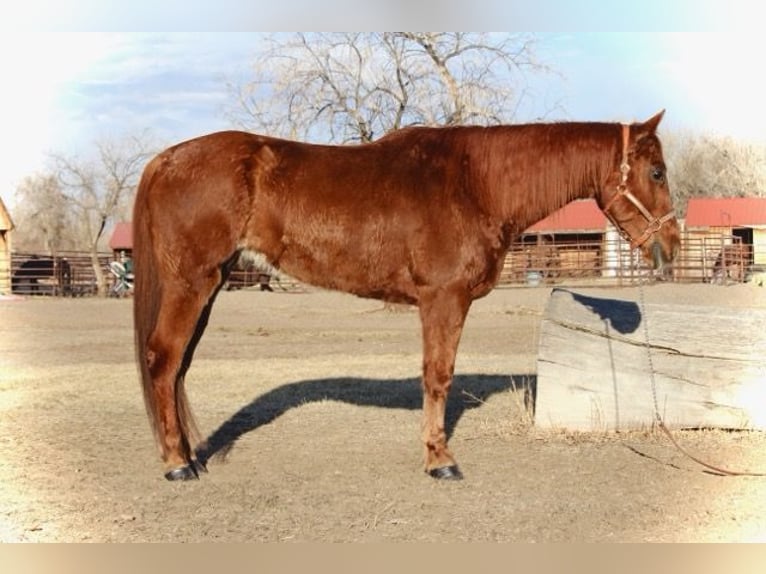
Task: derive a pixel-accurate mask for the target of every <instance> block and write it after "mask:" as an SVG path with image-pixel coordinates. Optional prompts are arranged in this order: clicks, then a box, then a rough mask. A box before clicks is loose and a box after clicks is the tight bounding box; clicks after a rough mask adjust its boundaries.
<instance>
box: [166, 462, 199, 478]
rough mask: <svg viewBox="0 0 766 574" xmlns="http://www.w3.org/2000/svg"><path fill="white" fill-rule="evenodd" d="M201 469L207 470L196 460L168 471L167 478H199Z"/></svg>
mask: <svg viewBox="0 0 766 574" xmlns="http://www.w3.org/2000/svg"><path fill="white" fill-rule="evenodd" d="M200 471H203V472H207V469H206V468H205V467H204V466H203V465H202V464H200V463H199V462H197V461H196V460H195V461H193V462H192V463H191V464H187V465H186V466H181V467H179V468H174V469H173V470H170V471H168V472H166V473H165V478H166V479H168V480H199V473H200Z"/></svg>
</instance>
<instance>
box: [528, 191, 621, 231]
mask: <svg viewBox="0 0 766 574" xmlns="http://www.w3.org/2000/svg"><path fill="white" fill-rule="evenodd" d="M605 230H606V217H605V216H604V214H603V213H602V212H601V210H600V209H599V208H598V205H596V200H594V199H583V200H579V201H573V202H572V203H569V204H567V205H565V206H564V207H562V208H561V209H559V210H558V211H556V212H554V213H552V214H550V215H549V216H548V217H546V218H545V219H543V220H542V221H538V222H537V223H535V224H534V225H533V226H531V227H529V228H527V229H526V230H524V233H602V232H604V231H605Z"/></svg>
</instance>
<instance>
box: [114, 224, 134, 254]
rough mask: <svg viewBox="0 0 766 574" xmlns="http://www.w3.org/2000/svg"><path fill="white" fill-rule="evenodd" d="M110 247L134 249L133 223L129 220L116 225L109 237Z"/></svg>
mask: <svg viewBox="0 0 766 574" xmlns="http://www.w3.org/2000/svg"><path fill="white" fill-rule="evenodd" d="M109 249H111V250H112V251H115V250H118V249H133V225H132V224H131V223H130V222H129V221H128V222H121V223H118V224H117V225H115V227H114V231H112V237H111V238H110V239H109Z"/></svg>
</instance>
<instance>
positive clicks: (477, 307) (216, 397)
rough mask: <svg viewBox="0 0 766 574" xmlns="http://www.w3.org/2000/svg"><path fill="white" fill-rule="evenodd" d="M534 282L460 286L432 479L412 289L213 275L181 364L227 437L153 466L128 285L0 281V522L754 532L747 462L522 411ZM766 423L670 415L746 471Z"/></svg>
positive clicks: (207, 426)
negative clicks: (398, 295) (403, 292)
mask: <svg viewBox="0 0 766 574" xmlns="http://www.w3.org/2000/svg"><path fill="white" fill-rule="evenodd" d="M580 291H582V292H583V293H586V294H590V295H594V296H602V297H609V298H617V299H631V300H636V298H637V297H638V290H637V289H635V288H619V289H618V288H610V289H593V288H590V289H581V290H580ZM549 295H550V289H547V288H515V289H501V290H496V291H495V292H493V293H492V294H491V295H490V296H488V297H487V298H485V299H483V300H481V301H477V302H476V303H475V304H474V307H473V308H472V310H471V314H470V315H469V319H468V322H467V325H466V329H465V332H464V336H463V340H462V343H461V348H460V353H459V358H458V363H457V367H456V379H455V387H454V389H453V393H452V396H451V402H450V407H449V415H448V418H449V427H450V429H449V430H450V432H451V433H452V437H451V442H450V445H451V447H452V450H453V452H454V453H455V455H456V456H457V459H458V461H459V463H460V466H461V469H462V470H463V472H464V474H465V476H466V478H465V480H463V481H459V482H446V483H440V482H438V481H435V480H433V479H431V478H429V477H428V476H426V475H425V474H424V473H423V470H422V466H421V445H420V442H419V424H420V406H421V397H420V390H419V380H418V377H419V370H420V364H421V357H420V333H419V325H418V318H417V314H416V312H414V311H412V310H404V311H402V312H390V311H384V310H383V309H382V304H381V303H379V302H377V301H368V300H362V299H358V298H354V297H352V296H348V295H343V294H338V293H328V292H322V291H309V292H301V293H280V292H277V293H261V292H258V291H247V290H246V291H236V292H222V293H221V295H220V296H219V300H218V302H217V303H216V306H215V308H214V310H213V314H212V318H211V321H210V325H209V327H208V329H207V332H206V334H205V336H204V337H203V339H202V341H201V343H200V346H199V348H198V351H197V355H196V358H195V361H194V363H193V365H192V368H191V369H190V371H189V374H188V376H187V384H188V387H189V392H190V395H191V401H192V404H193V406H194V407H195V410H196V413H197V416H198V421H199V423H200V427H201V431H202V433H203V436H206V437H208V439H209V444H210V449H211V450H213V451H217V452H218V454H219V455H220V454H222V453H224V452H226V451H228V456H226V458H225V460H222V459H221V457H215V458H213V459H212V460H211V461H210V463H209V465H208V467H209V471H210V472H209V473H208V474H205V475H203V476H202V480H200V481H194V482H187V483H169V482H167V481H165V479H164V478H163V476H162V472H163V469H162V465H161V463H160V462H159V458H158V454H157V450H156V448H155V446H154V444H153V441H152V436H151V433H150V430H149V426H148V423H147V421H146V416H145V412H144V407H143V403H142V398H141V392H140V389H139V383H138V378H137V373H136V368H135V365H134V360H133V348H132V329H131V323H132V320H131V301H130V300H114V299H110V300H100V299H94V298H86V299H74V300H72V299H50V298H36V299H34V298H28V299H23V300H14V299H6V300H0V541H3V542H13V541H28V542H43V541H46V542H47V541H51V542H52V541H61V542H81V541H89V542H141V541H157V542H161V541H165V542H196V541H226V542H234V541H321V542H330V541H333V542H335V541H337V542H366V541H445V542H452V541H520V542H531V541H558V542H565V541H588V542H591V541H592V542H609V541H663V542H674V541H766V478H758V477H720V476H713V475H711V474H708V473H706V472H704V471H703V470H702V469H700V467H698V466H697V465H695V464H694V463H693V462H691V461H689V460H688V459H685V458H684V457H683V456H682V455H681V454H680V453H679V452H678V451H677V450H675V449H674V448H673V447H672V446H671V445H670V443H669V441H668V440H667V438H665V437H664V436H663V435H662V434H661V433H659V432H653V431H643V432H632V433H620V434H617V435H615V434H607V435H604V434H582V433H571V432H562V431H557V432H554V431H542V430H540V429H536V428H535V427H534V425H533V424H530V420H529V416H528V414H527V413H526V411H525V409H524V408H523V397H522V393H521V392H519V391H515V390H514V387H515V386H518V385H523V384H525V383H526V382H529V381H534V377H535V371H536V345H537V337H538V333H539V330H540V322H541V318H542V315H543V311H544V308H545V304H546V301H547V299H548V297H549ZM646 299H647V301H649V302H653V301H658V302H659V301H661V302H666V303H667V302H676V303H694V304H697V305H708V304H709V305H712V306H716V305H737V306H743V307H748V306H753V307H766V289H762V288H758V287H753V286H748V285H740V286H730V287H721V286H712V285H694V286H688V285H687V286H683V285H664V284H661V285H654V286H651V287H648V288H647V289H646ZM764 434H766V433H759V432H726V431H711V430H702V431H683V432H678V433H677V434H676V436H677V437H678V440H679V441H680V442H681V443H682V444H683V445H684V446H685V447H686V448H688V449H689V450H691V451H693V452H694V453H695V454H697V455H699V456H701V457H704V458H706V459H708V460H710V461H711V462H713V463H714V464H718V465H722V466H730V467H734V468H739V469H741V468H747V469H753V470H761V471H763V470H766V437H765V436H764ZM229 449H230V450H229Z"/></svg>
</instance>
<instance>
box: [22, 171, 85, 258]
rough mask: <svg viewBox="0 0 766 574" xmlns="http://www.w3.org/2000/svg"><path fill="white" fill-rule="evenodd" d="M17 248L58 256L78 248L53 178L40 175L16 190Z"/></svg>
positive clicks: (66, 209)
mask: <svg viewBox="0 0 766 574" xmlns="http://www.w3.org/2000/svg"><path fill="white" fill-rule="evenodd" d="M16 193H17V196H18V199H19V201H18V208H17V210H16V213H15V214H14V215H15V219H16V241H15V243H16V248H17V249H20V250H22V251H42V252H45V253H48V254H49V255H56V253H58V252H59V251H61V250H64V249H72V248H73V247H74V246H75V245H74V243H73V241H72V238H71V235H70V234H69V230H70V229H71V226H72V219H71V214H70V212H69V209H68V205H67V201H66V198H65V197H64V194H63V193H62V190H61V186H60V185H59V182H58V179H57V178H56V176H55V175H54V174H50V173H47V174H45V173H38V174H35V175H31V176H28V177H26V178H24V180H23V181H22V182H21V184H20V185H19V186H18V188H17V190H16Z"/></svg>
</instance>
